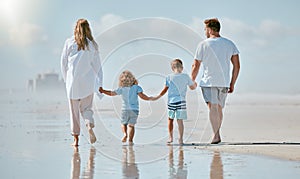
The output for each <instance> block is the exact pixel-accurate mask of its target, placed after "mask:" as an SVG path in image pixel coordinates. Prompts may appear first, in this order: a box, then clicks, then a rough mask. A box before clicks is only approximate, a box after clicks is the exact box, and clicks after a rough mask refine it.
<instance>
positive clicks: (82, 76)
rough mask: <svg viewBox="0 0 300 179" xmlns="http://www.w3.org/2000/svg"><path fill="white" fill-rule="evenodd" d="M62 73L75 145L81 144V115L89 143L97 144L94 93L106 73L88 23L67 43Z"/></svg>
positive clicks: (81, 24)
mask: <svg viewBox="0 0 300 179" xmlns="http://www.w3.org/2000/svg"><path fill="white" fill-rule="evenodd" d="M61 71H62V76H63V79H64V81H65V83H66V90H67V97H68V99H69V108H70V123H71V133H72V135H73V137H74V143H73V145H74V146H78V142H79V138H78V136H79V135H80V114H81V116H82V118H83V119H84V120H85V123H86V126H87V128H88V131H89V134H90V142H91V143H95V142H96V137H95V134H94V132H93V128H94V118H93V111H92V104H93V96H94V92H96V91H97V92H98V88H99V87H101V86H102V75H103V73H102V67H101V61H100V56H99V51H98V45H97V43H96V41H95V40H94V38H93V36H92V32H91V29H90V26H89V23H88V21H87V20H86V19H79V20H78V21H77V24H76V27H75V29H74V36H73V37H71V38H69V39H67V40H66V42H65V45H64V48H63V52H62V55H61Z"/></svg>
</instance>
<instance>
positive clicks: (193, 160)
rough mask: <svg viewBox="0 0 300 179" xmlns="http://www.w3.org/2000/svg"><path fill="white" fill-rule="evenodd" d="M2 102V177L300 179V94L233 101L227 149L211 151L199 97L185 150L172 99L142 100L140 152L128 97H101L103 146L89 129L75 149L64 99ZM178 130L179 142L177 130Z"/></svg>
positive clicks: (192, 106) (17, 97)
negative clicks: (172, 120) (123, 107)
mask: <svg viewBox="0 0 300 179" xmlns="http://www.w3.org/2000/svg"><path fill="white" fill-rule="evenodd" d="M47 96H48V97H47ZM195 96H196V97H195ZM42 97H43V98H42ZM0 99H1V101H0V105H1V115H0V135H1V136H2V137H1V139H0V140H1V141H0V168H1V172H0V178H104V177H105V178H107V177H111V178H176V177H177V178H298V177H299V176H300V152H299V151H300V150H299V149H300V145H299V144H297V143H299V142H300V141H299V139H300V133H299V126H300V125H299V123H300V121H299V117H298V116H299V113H300V112H299V108H300V104H299V101H300V100H299V99H300V98H299V97H297V96H296V97H295V96H280V97H278V96H264V98H263V99H262V98H261V96H258V95H238V94H237V95H235V96H230V97H229V98H228V103H227V107H226V109H225V117H224V123H223V127H222V131H221V133H222V143H221V144H219V145H210V144H209V141H210V138H211V127H210V123H209V122H208V120H207V110H206V107H205V105H204V104H203V101H202V98H201V96H200V95H199V94H197V93H196V92H192V93H191V94H190V95H189V96H188V99H187V100H188V110H189V111H188V112H189V113H188V114H189V119H188V120H187V121H185V123H184V124H185V134H184V136H185V141H184V142H185V145H184V146H178V145H177V143H176V141H175V142H174V145H171V146H167V145H166V144H165V142H166V141H167V128H166V126H167V122H166V113H165V108H164V105H165V99H161V100H159V101H157V102H154V103H148V102H143V101H141V111H140V113H141V114H140V118H139V120H138V124H137V126H136V137H135V145H134V146H128V145H122V143H121V142H120V139H121V137H122V134H121V129H120V123H119V118H118V115H119V109H120V99H118V98H104V99H103V100H101V101H100V100H98V99H96V100H95V121H96V128H95V133H96V136H97V137H98V141H97V142H96V143H95V144H94V145H90V144H89V142H88V135H87V131H86V130H85V128H84V125H83V124H82V125H81V126H82V128H83V130H82V135H81V136H80V146H79V147H78V148H74V147H72V146H70V144H71V143H72V137H71V136H70V131H69V120H68V116H69V114H68V106H67V101H66V99H65V98H64V94H58V95H51V93H47V95H45V94H41V95H36V94H35V95H33V94H27V93H26V94H24V93H13V94H9V95H7V94H3V95H2V96H1V98H0ZM174 132H175V133H174V136H177V125H175V128H174ZM175 140H176V139H175ZM283 142H285V144H282V143H283ZM253 143H254V144H253ZM264 143H267V144H264Z"/></svg>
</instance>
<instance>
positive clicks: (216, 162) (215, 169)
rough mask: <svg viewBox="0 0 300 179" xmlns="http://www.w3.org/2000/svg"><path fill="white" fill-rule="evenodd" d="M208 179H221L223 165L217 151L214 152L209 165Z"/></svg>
mask: <svg viewBox="0 0 300 179" xmlns="http://www.w3.org/2000/svg"><path fill="white" fill-rule="evenodd" d="M210 179H223V163H222V158H221V154H220V152H218V151H214V155H213V159H212V161H211V164H210Z"/></svg>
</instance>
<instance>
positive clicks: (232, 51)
mask: <svg viewBox="0 0 300 179" xmlns="http://www.w3.org/2000/svg"><path fill="white" fill-rule="evenodd" d="M204 24H205V31H206V36H207V39H205V40H203V41H202V42H200V43H199V45H198V47H197V50H196V54H195V57H194V59H195V60H194V63H193V66H192V73H191V78H192V80H193V81H195V79H196V77H197V75H198V72H199V69H200V65H202V66H203V74H202V76H201V80H200V83H199V84H200V87H201V89H202V94H203V98H204V100H205V102H206V103H207V105H208V108H209V119H210V122H211V125H212V128H213V132H214V135H213V139H212V141H211V143H212V144H218V143H220V142H221V136H220V132H219V131H220V128H221V124H222V119H223V111H222V109H223V108H224V106H225V100H226V97H227V93H232V92H233V91H234V85H235V83H236V80H237V77H238V75H239V70H240V62H239V51H238V49H237V47H236V46H235V44H234V43H233V42H232V41H230V40H228V39H226V38H223V37H221V36H220V34H219V32H220V28H221V25H220V22H219V21H218V19H207V20H205V21H204ZM230 63H231V64H232V66H233V68H232V72H231V74H230Z"/></svg>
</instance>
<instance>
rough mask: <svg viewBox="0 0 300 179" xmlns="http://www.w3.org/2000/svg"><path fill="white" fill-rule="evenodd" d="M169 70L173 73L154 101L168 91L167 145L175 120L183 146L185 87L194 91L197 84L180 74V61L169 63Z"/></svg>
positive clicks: (185, 113) (171, 137)
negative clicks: (175, 120)
mask: <svg viewBox="0 0 300 179" xmlns="http://www.w3.org/2000/svg"><path fill="white" fill-rule="evenodd" d="M171 68H172V71H173V72H174V73H172V74H169V75H168V76H167V78H166V84H165V87H164V89H163V90H162V91H161V93H160V94H159V95H158V96H157V97H155V98H154V99H158V98H160V97H161V96H163V95H164V94H165V93H166V92H167V91H168V117H169V122H168V130H169V140H168V142H167V143H168V144H171V143H172V142H173V120H174V119H177V123H178V132H179V138H178V142H179V144H180V145H182V144H183V132H184V126H183V120H186V119H187V112H186V101H185V96H186V92H187V87H188V86H189V88H190V89H192V90H194V89H196V87H197V84H196V83H195V82H193V81H192V79H191V78H190V77H189V76H188V75H187V74H186V73H182V71H183V65H182V61H181V60H180V59H175V60H173V61H172V62H171Z"/></svg>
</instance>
